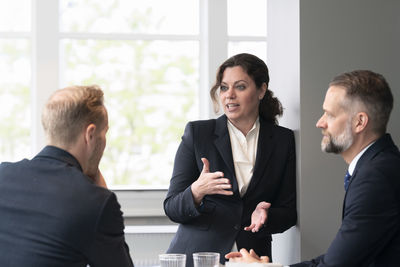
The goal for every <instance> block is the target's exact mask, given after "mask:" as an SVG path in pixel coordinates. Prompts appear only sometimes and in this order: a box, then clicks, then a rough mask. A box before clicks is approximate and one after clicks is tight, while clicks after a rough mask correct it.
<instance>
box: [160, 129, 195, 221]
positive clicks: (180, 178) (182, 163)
mask: <svg viewBox="0 0 400 267" xmlns="http://www.w3.org/2000/svg"><path fill="white" fill-rule="evenodd" d="M193 135H194V133H193V125H192V123H190V122H189V123H188V124H187V125H186V127H185V131H184V134H183V136H182V141H181V144H180V145H179V148H178V151H177V153H176V156H175V161H174V170H173V173H172V178H171V181H170V186H169V189H168V193H167V196H166V198H165V200H164V211H165V214H166V215H167V216H168V217H169V218H170V219H171V220H172V221H174V222H177V223H187V222H189V221H191V220H193V219H194V218H196V217H198V216H200V215H201V213H200V212H199V210H198V209H197V208H196V206H195V204H194V201H193V196H192V190H191V185H192V183H193V182H194V181H196V180H197V178H198V177H199V176H200V170H199V168H198V166H197V164H196V155H195V153H196V151H195V148H194V142H193V140H194V136H193Z"/></svg>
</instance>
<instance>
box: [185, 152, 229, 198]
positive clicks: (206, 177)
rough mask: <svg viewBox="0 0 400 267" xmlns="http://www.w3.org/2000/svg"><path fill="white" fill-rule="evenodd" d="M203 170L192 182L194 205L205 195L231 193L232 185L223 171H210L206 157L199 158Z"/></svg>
mask: <svg viewBox="0 0 400 267" xmlns="http://www.w3.org/2000/svg"><path fill="white" fill-rule="evenodd" d="M201 161H202V162H203V170H202V171H201V173H200V176H199V178H198V179H197V180H196V181H195V182H194V183H193V184H192V187H191V189H192V194H193V199H194V202H195V203H196V205H199V204H200V203H201V201H202V199H203V197H204V196H205V195H214V194H219V195H233V192H232V190H231V189H232V185H231V184H230V182H229V179H228V178H224V173H223V172H218V171H217V172H210V163H209V162H208V160H207V159H206V158H201Z"/></svg>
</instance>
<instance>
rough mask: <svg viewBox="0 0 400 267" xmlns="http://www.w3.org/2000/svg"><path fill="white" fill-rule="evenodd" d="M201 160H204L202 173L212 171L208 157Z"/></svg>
mask: <svg viewBox="0 0 400 267" xmlns="http://www.w3.org/2000/svg"><path fill="white" fill-rule="evenodd" d="M201 161H202V162H203V170H202V171H201V172H202V173H207V172H210V163H209V162H208V159H206V158H201Z"/></svg>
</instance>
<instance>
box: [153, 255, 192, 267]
mask: <svg viewBox="0 0 400 267" xmlns="http://www.w3.org/2000/svg"><path fill="white" fill-rule="evenodd" d="M158 259H159V260H160V267H185V266H186V254H172V253H170V254H168V253H167V254H160V255H158Z"/></svg>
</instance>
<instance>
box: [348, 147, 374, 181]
mask: <svg viewBox="0 0 400 267" xmlns="http://www.w3.org/2000/svg"><path fill="white" fill-rule="evenodd" d="M374 143H375V141H374V142H372V143H371V144H369V145H368V146H366V147H365V148H364V149H363V150H361V151H360V153H358V154H357V156H355V157H354V159H353V160H352V161H351V162H350V165H349V169H348V171H349V174H350V175H351V176H352V175H353V172H354V169H355V168H356V165H357V162H358V160H359V159H360V158H361V156H362V155H363V154H364V152H365V151H367V149H368V148H369V147H370V146H372V145H373V144H374Z"/></svg>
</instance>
